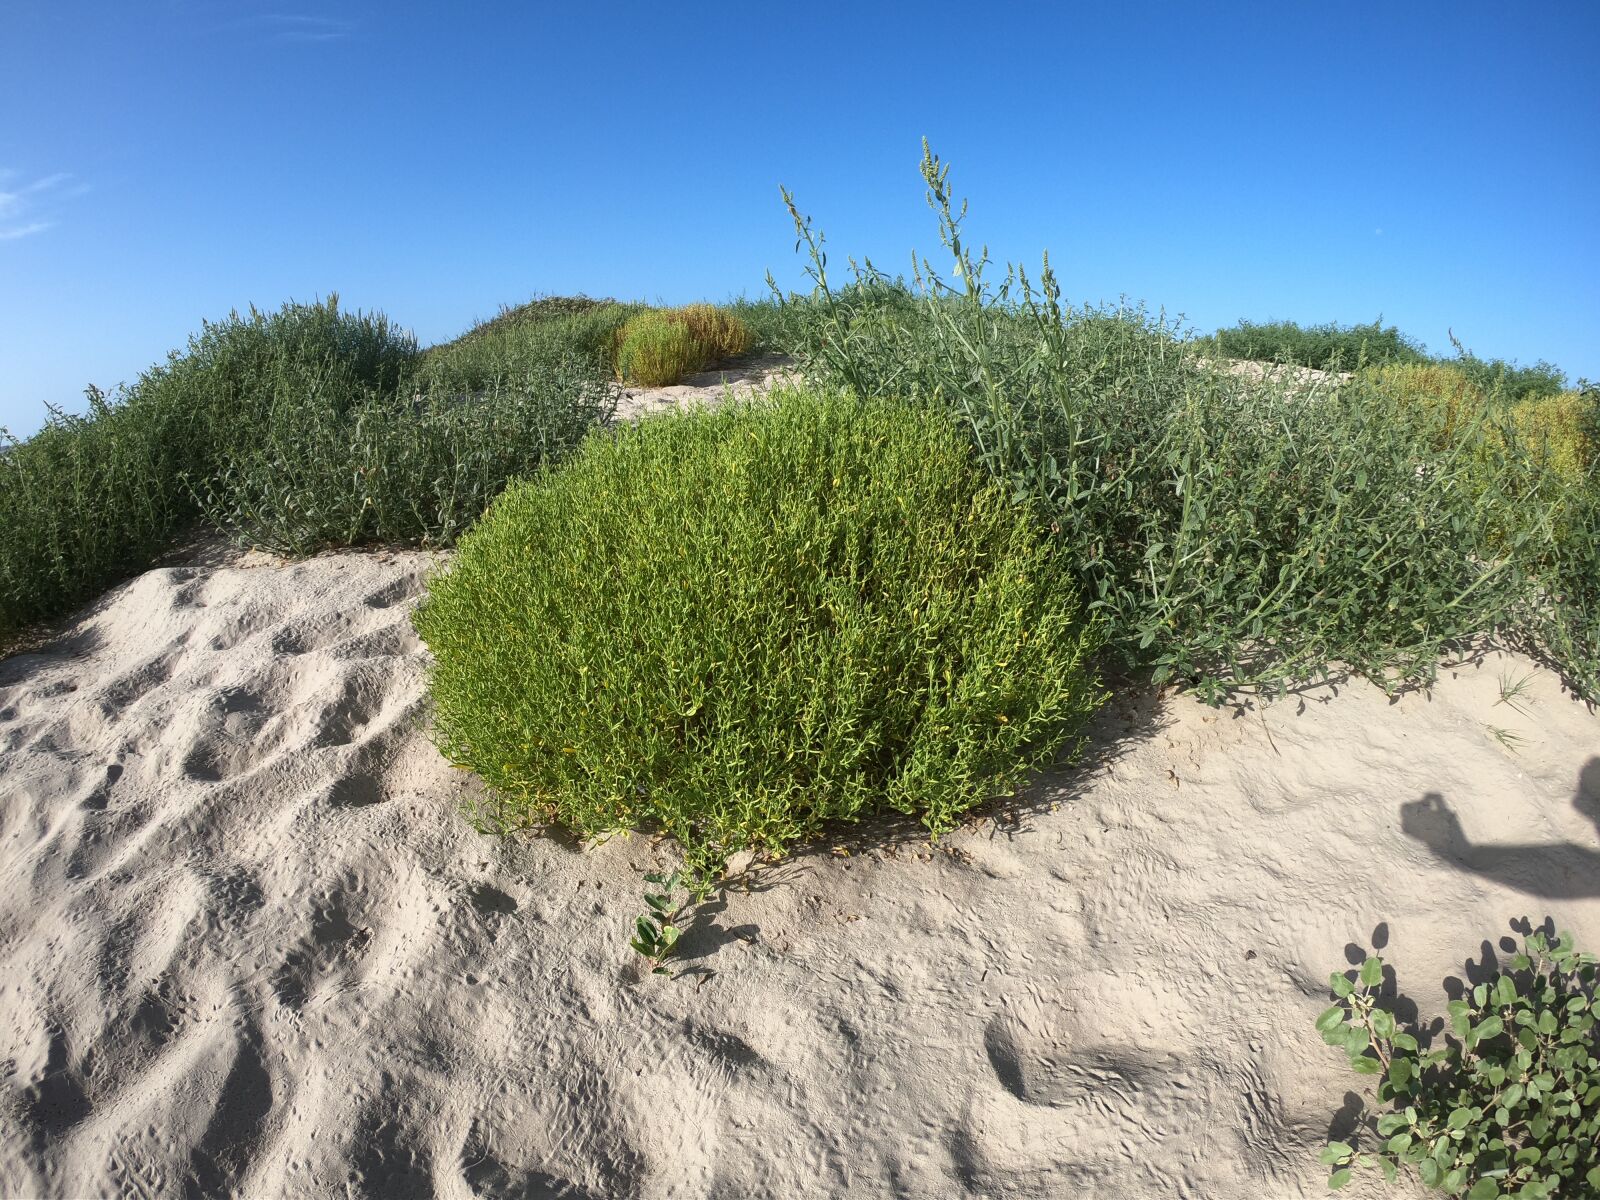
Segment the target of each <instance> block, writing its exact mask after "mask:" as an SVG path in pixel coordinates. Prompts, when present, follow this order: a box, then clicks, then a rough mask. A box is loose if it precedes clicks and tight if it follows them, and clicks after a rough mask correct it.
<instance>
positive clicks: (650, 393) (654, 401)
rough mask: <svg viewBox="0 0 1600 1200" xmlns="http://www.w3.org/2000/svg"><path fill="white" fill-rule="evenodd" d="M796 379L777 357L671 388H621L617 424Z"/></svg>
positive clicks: (709, 373)
mask: <svg viewBox="0 0 1600 1200" xmlns="http://www.w3.org/2000/svg"><path fill="white" fill-rule="evenodd" d="M798 379H799V373H798V372H797V370H796V369H795V367H794V365H793V364H792V362H791V361H790V360H789V359H787V358H785V357H784V356H782V355H779V354H767V355H758V356H756V357H753V358H749V359H746V360H745V361H743V362H741V363H736V364H733V365H730V366H725V367H720V368H718V369H717V370H714V371H702V372H700V373H698V374H695V375H690V376H688V377H687V378H685V379H684V381H683V382H682V383H677V384H673V385H672V386H671V387H661V388H639V387H625V388H620V389H619V393H620V395H619V398H618V402H617V420H619V421H630V420H634V419H636V418H638V417H644V416H649V415H650V414H651V413H658V412H664V411H666V410H668V409H673V408H682V407H684V406H685V405H693V404H707V403H715V402H717V401H719V400H721V399H723V398H724V397H726V396H749V395H752V394H754V393H756V392H761V391H766V390H767V389H769V388H771V387H773V386H774V385H775V384H780V383H793V382H796V381H798Z"/></svg>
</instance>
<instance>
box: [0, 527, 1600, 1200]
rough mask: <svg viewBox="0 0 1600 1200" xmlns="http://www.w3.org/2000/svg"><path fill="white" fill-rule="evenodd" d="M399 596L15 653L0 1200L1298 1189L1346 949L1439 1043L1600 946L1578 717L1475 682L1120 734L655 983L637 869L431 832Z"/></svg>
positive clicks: (800, 886)
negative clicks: (1527, 973) (1523, 935)
mask: <svg viewBox="0 0 1600 1200" xmlns="http://www.w3.org/2000/svg"><path fill="white" fill-rule="evenodd" d="M429 566H430V559H429V558H428V557H426V556H424V555H421V554H416V553H407V554H387V555H355V554H346V555H336V556H329V557H325V558H319V559H315V560H312V561H309V562H304V563H300V564H292V565H285V564H279V563H277V562H275V561H274V560H269V559H265V558H261V557H259V556H243V557H239V558H235V559H233V560H232V561H227V562H224V563H222V564H220V565H214V566H208V567H179V568H169V569H163V570H157V571H152V572H150V573H148V574H146V575H144V576H142V577H141V578H139V579H137V580H135V581H133V582H131V583H129V584H127V585H125V586H123V587H121V588H119V589H117V590H116V591H114V592H113V593H112V594H111V595H110V596H108V597H107V598H106V599H105V600H104V601H102V602H101V603H100V604H98V605H96V606H94V607H93V608H92V609H90V610H89V611H88V612H87V613H86V614H85V615H84V616H83V617H82V618H81V619H80V620H78V621H77V622H76V623H75V624H74V625H73V626H72V627H71V628H69V629H68V630H67V631H66V632H65V633H64V634H63V635H62V636H61V637H59V638H58V639H57V640H55V641H54V642H53V643H51V644H50V645H48V646H47V647H45V648H43V649H42V650H40V651H39V652H36V653H30V654H25V655H20V656H17V657H14V658H11V659H9V660H6V661H5V662H3V663H0V794H3V795H0V1063H3V1069H0V1076H3V1077H0V1195H5V1196H24V1195H49V1196H82V1195H127V1196H151V1197H154V1196H177V1195H184V1194H191V1195H222V1194H228V1193H230V1192H231V1191H234V1190H237V1191H238V1192H239V1193H241V1194H245V1195H251V1196H287V1195H295V1196H344V1195H347V1194H348V1195H357V1196H371V1197H404V1196H412V1195H415V1196H424V1195H429V1194H438V1195H441V1196H447V1197H466V1196H468V1195H473V1194H477V1195H487V1196H556V1195H559V1196H595V1197H600V1196H643V1197H663V1196H682V1197H698V1196H717V1197H729V1198H732V1197H745V1196H779V1197H790V1196H823V1195H838V1194H842V1193H843V1192H844V1191H845V1189H846V1188H849V1189H850V1193H851V1194H852V1195H863V1196H877V1195H896V1196H907V1197H923V1196H955V1195H968V1196H992V1197H1025V1196H1040V1197H1043V1196H1050V1197H1056V1196H1063V1197H1074V1196H1106V1197H1152V1198H1154V1197H1163V1198H1167V1197H1193V1198H1208V1200H1209V1198H1223V1200H1226V1198H1230V1197H1241V1198H1258V1197H1259V1198H1275V1197H1293V1196H1319V1195H1322V1194H1323V1184H1322V1179H1323V1171H1322V1169H1321V1168H1319V1167H1318V1166H1317V1165H1316V1162H1315V1152H1316V1149H1317V1148H1318V1147H1319V1146H1320V1144H1321V1142H1322V1141H1323V1140H1324V1139H1325V1137H1326V1136H1327V1134H1328V1131H1329V1128H1330V1125H1331V1124H1332V1125H1337V1124H1338V1122H1339V1120H1340V1119H1341V1118H1340V1116H1339V1114H1340V1113H1341V1110H1344V1111H1345V1112H1346V1113H1347V1112H1348V1110H1349V1105H1348V1104H1347V1099H1346V1094H1347V1090H1349V1089H1351V1088H1353V1087H1354V1086H1355V1085H1356V1077H1355V1076H1352V1075H1350V1074H1348V1073H1347V1072H1346V1071H1345V1070H1344V1069H1343V1068H1342V1066H1341V1062H1340V1058H1339V1056H1338V1055H1337V1054H1335V1053H1334V1052H1333V1051H1330V1050H1328V1049H1327V1048H1326V1047H1324V1046H1323V1045H1322V1044H1321V1042H1320V1041H1319V1040H1318V1038H1317V1036H1316V1034H1315V1032H1314V1030H1313V1029H1312V1021H1313V1019H1314V1018H1315V1016H1316V1014H1317V1013H1318V1011H1319V1010H1320V1009H1321V1008H1322V1007H1324V1005H1325V1004H1326V1000H1325V995H1326V990H1325V984H1326V978H1327V974H1328V972H1329V971H1330V970H1331V969H1333V968H1335V967H1338V966H1340V965H1342V964H1343V963H1344V962H1345V958H1346V948H1347V947H1348V946H1351V945H1352V944H1353V943H1354V944H1361V945H1368V944H1370V943H1371V941H1372V939H1373V936H1374V932H1375V931H1376V932H1377V937H1378V940H1380V941H1385V942H1386V944H1387V949H1386V953H1387V954H1388V955H1389V956H1390V958H1391V960H1392V961H1393V963H1394V964H1395V965H1396V967H1397V968H1398V970H1399V973H1400V979H1401V983H1402V989H1403V990H1404V991H1405V992H1407V993H1408V994H1409V995H1411V996H1412V997H1414V998H1415V999H1416V1000H1417V1001H1418V1002H1419V1003H1421V1004H1422V1005H1423V1006H1424V1008H1425V1009H1429V1010H1432V1009H1436V1008H1442V1005H1443V1000H1444V997H1443V994H1442V992H1441V987H1440V985H1441V981H1443V980H1444V979H1445V978H1446V976H1448V975H1452V974H1459V973H1460V971H1461V969H1462V966H1463V961H1464V960H1465V959H1467V958H1468V957H1470V958H1472V959H1474V960H1478V959H1479V958H1480V957H1481V956H1482V953H1483V951H1484V950H1485V949H1491V948H1489V947H1486V946H1485V945H1484V939H1486V938H1495V937H1498V936H1499V935H1500V934H1502V933H1504V932H1506V930H1507V922H1508V921H1510V920H1511V919H1512V918H1514V917H1520V916H1523V915H1528V916H1531V917H1533V918H1534V919H1535V920H1539V919H1542V918H1543V917H1545V916H1546V915H1547V914H1548V915H1551V916H1553V917H1554V918H1555V919H1556V920H1557V921H1558V922H1559V923H1561V924H1562V925H1563V926H1567V927H1571V928H1573V929H1574V930H1576V931H1577V932H1578V933H1579V935H1580V936H1581V937H1582V938H1583V939H1585V940H1586V942H1587V943H1588V945H1590V946H1600V718H1597V717H1596V716H1594V715H1592V714H1590V713H1588V712H1586V711H1585V710H1584V709H1583V708H1581V707H1580V706H1578V705H1576V704H1574V703H1572V702H1571V701H1569V700H1567V699H1565V698H1563V697H1562V696H1561V694H1560V691H1559V688H1558V687H1557V685H1556V683H1555V681H1554V680H1553V678H1552V677H1550V676H1549V675H1547V674H1544V673H1536V674H1535V675H1534V676H1533V680H1532V685H1531V688H1530V692H1529V695H1528V698H1527V700H1526V710H1527V715H1523V714H1520V713H1517V712H1514V711H1512V710H1511V709H1509V708H1507V706H1505V705H1503V704H1502V705H1497V704H1496V703H1495V701H1496V699H1497V696H1498V682H1497V676H1498V675H1500V674H1501V673H1503V672H1506V671H1513V672H1517V673H1519V674H1520V673H1522V672H1524V671H1529V670H1531V669H1532V668H1531V667H1528V666H1527V665H1526V664H1521V663H1517V662H1513V661H1510V660H1504V661H1502V660H1498V659H1497V660H1492V661H1490V662H1488V663H1486V664H1484V665H1481V666H1475V667H1464V668H1461V669H1458V670H1454V671H1451V672H1449V673H1447V675H1446V676H1445V677H1444V678H1443V679H1442V680H1441V683H1440V685H1439V687H1438V688H1437V689H1436V691H1435V693H1434V694H1433V695H1432V696H1431V697H1424V696H1410V697H1407V698H1405V699H1403V700H1401V701H1400V702H1398V703H1394V704H1391V703H1390V702H1389V701H1388V700H1386V699H1385V697H1384V696H1383V695H1382V694H1381V693H1379V692H1378V691H1376V690H1375V689H1373V688H1371V687H1369V686H1367V685H1364V684H1359V683H1356V684H1350V685H1348V686H1342V687H1339V688H1337V689H1332V688H1324V689H1320V690H1318V691H1315V692H1311V693H1308V694H1307V695H1306V696H1305V697H1304V698H1303V699H1298V700H1291V701H1289V702H1286V703H1282V704H1278V705H1275V706H1272V707H1270V708H1269V709H1268V710H1267V711H1266V712H1265V714H1262V713H1260V712H1253V711H1245V712H1234V711H1230V710H1226V709H1224V710H1211V709H1207V708H1204V707H1202V706H1200V705H1198V704H1195V703H1193V702H1192V701H1190V700H1188V699H1185V698H1182V697H1179V698H1167V699H1165V700H1161V701H1157V700H1155V699H1153V698H1143V699H1141V698H1138V697H1134V698H1131V699H1127V700H1123V701H1121V702H1119V703H1116V704H1114V705H1113V707H1112V708H1111V709H1110V710H1109V711H1108V712H1107V714H1106V716H1105V719H1104V720H1103V721H1102V723H1101V726H1100V729H1099V733H1098V736H1097V746H1098V753H1099V758H1098V760H1097V761H1096V762H1095V763H1094V764H1093V765H1091V766H1089V767H1086V768H1084V769H1082V770H1079V771H1076V772H1065V773H1062V774H1061V775H1059V776H1058V777H1055V778H1053V779H1051V780H1049V781H1047V783H1046V785H1045V786H1042V787H1041V788H1040V789H1039V790H1038V792H1037V794H1036V795H1034V796H1031V797H1030V798H1029V799H1028V800H1027V801H1026V802H1024V803H1019V804H1017V805H1015V806H1014V807H1011V808H1009V809H1006V810H1004V811H1001V812H998V813H995V814H993V815H992V817H991V818H990V819H987V820H985V821H983V822H981V823H980V824H978V825H977V826H976V827H974V828H971V829H968V830H966V831H963V832H961V833H960V834H958V835H956V836H953V837H951V838H949V839H947V841H946V842H945V843H944V844H943V845H941V846H940V847H938V848H930V847H928V846H927V845H926V844H924V843H921V842H919V841H917V840H916V838H915V836H914V834H912V833H909V832H905V831H902V833H901V835H900V836H899V840H898V841H895V842H893V843H892V846H891V848H889V849H882V848H880V849H877V850H872V849H867V848H865V847H863V846H862V845H860V844H858V845H857V846H856V849H855V852H853V853H851V854H850V855H849V856H848V857H846V856H845V855H843V854H840V853H834V852H831V851H829V850H827V849H824V850H823V851H821V852H819V853H814V854H810V855H806V856H802V857H799V858H797V859H794V860H791V861H789V862H787V863H784V864H781V865H778V866H775V867H769V868H760V869H757V870H755V871H753V872H751V873H750V875H749V876H748V878H747V880H746V881H745V882H746V883H747V884H748V886H749V888H750V890H749V891H744V890H740V889H736V890H734V891H733V892H732V893H731V894H729V895H728V896H727V898H726V899H725V901H722V902H718V903H714V904H712V905H711V906H710V907H709V909H708V910H707V911H706V913H704V914H703V916H702V918H701V920H700V921H699V922H698V923H697V924H696V925H695V926H694V927H693V928H692V929H691V931H690V932H689V933H688V934H687V935H686V937H685V941H684V955H683V962H682V963H681V967H682V968H683V969H684V970H685V972H686V973H685V974H684V975H683V976H682V977H680V978H677V979H673V980H662V979H659V978H655V977H650V976H647V975H642V974H641V972H640V971H639V969H638V967H637V965H636V963H635V961H634V960H633V955H632V953H631V952H630V951H629V950H628V949H627V947H626V945H625V943H624V938H625V932H626V925H627V923H628V922H629V920H630V919H631V917H632V915H633V914H634V913H635V912H636V911H637V910H638V907H639V905H638V895H639V891H640V881H639V873H640V871H641V869H645V868H647V867H648V865H649V864H650V863H651V862H653V861H665V857H664V855H662V854H661V852H660V851H659V849H658V848H654V847H652V846H651V844H650V843H649V842H648V841H647V840H645V839H643V838H638V837H635V838H631V839H626V840H618V841H613V842H611V843H609V844H607V845H605V846H603V847H601V848H599V849H593V850H587V851H585V850H582V849H580V848H576V847H572V846H569V845H565V844H561V843H559V842H557V841H555V840H552V839H544V838H530V839H527V840H523V841H518V842H513V843H506V842H500V841H496V840H492V839H489V838H486V837H483V836H480V835H479V834H477V833H475V832H473V830H472V829H471V828H470V827H469V826H468V824H467V823H466V822H465V821H464V820H463V819H462V817H461V816H460V814H459V804H460V801H462V799H463V798H464V797H466V796H467V795H469V794H470V792H471V786H472V785H471V784H470V783H469V781H468V780H467V779H466V778H465V777H464V776H463V775H462V774H461V773H459V772H456V771H453V770H451V769H450V768H449V767H447V766H446V765H445V764H444V763H443V762H442V761H441V760H440V759H439V757H438V755H437V753H436V752H435V751H434V749H433V748H432V747H431V745H430V744H429V742H428V740H427V734H426V730H425V727H424V724H423V718H424V706H423V701H422V669H423V662H424V659H423V653H422V650H421V648H420V647H419V645H418V643H417V641H416V640H415V638H414V637H413V635H412V634H411V632H410V628H409V625H408V622H407V616H408V612H409V610H410V608H411V606H412V605H413V603H414V601H415V598H416V597H417V595H418V593H419V590H420V589H421V587H422V584H423V579H424V573H425V572H426V570H427V569H428V568H429ZM1489 725H1494V726H1498V727H1504V728H1510V729H1513V730H1516V731H1518V732H1520V733H1521V734H1523V736H1524V737H1525V739H1526V740H1525V741H1524V742H1523V743H1522V745H1521V746H1520V752H1519V753H1516V754H1513V753H1511V752H1509V751H1508V750H1506V749H1505V748H1504V747H1503V746H1502V745H1501V744H1499V743H1498V742H1497V741H1496V740H1495V739H1494V738H1493V737H1492V736H1491V735H1490V733H1489V732H1488V729H1487V726H1489ZM1580 781H1581V782H1580ZM884 833H885V836H889V835H892V834H893V831H884ZM1355 1194H1358V1195H1360V1194H1366V1195H1378V1194H1380V1192H1379V1191H1378V1190H1377V1189H1372V1188H1369V1189H1365V1190H1362V1189H1357V1191H1356V1192H1355ZM1381 1194H1386V1195H1406V1194H1410V1193H1408V1192H1407V1191H1405V1190H1403V1189H1402V1190H1400V1191H1395V1192H1385V1193H1381ZM1418 1194H1420V1193H1418Z"/></svg>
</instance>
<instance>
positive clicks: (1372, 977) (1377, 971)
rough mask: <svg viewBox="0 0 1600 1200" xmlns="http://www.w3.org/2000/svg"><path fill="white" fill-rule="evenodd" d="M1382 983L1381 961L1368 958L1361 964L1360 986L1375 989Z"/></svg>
mask: <svg viewBox="0 0 1600 1200" xmlns="http://www.w3.org/2000/svg"><path fill="white" fill-rule="evenodd" d="M1382 982H1383V959H1381V958H1369V959H1367V961H1366V962H1364V963H1362V964H1361V986H1362V987H1369V988H1371V987H1377V986H1378V985H1379V984H1380V983H1382Z"/></svg>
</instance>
